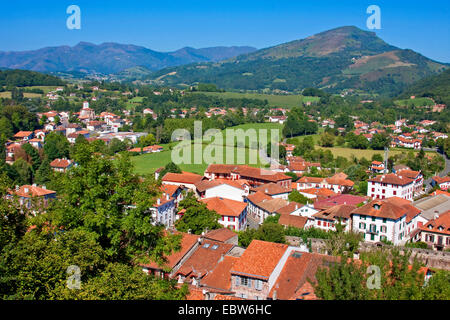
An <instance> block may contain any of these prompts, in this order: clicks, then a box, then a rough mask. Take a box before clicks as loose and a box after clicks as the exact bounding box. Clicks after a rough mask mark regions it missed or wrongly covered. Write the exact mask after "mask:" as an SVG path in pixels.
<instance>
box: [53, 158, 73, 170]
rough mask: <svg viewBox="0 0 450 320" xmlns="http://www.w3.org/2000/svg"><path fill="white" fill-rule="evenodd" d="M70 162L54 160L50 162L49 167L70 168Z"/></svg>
mask: <svg viewBox="0 0 450 320" xmlns="http://www.w3.org/2000/svg"><path fill="white" fill-rule="evenodd" d="M71 163H72V161H70V160H67V159H55V160H53V161H52V162H50V166H51V167H54V168H67V167H69V166H70V164H71Z"/></svg>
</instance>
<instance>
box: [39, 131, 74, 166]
mask: <svg viewBox="0 0 450 320" xmlns="http://www.w3.org/2000/svg"><path fill="white" fill-rule="evenodd" d="M69 145H70V144H69V141H68V140H67V138H66V137H65V136H63V135H62V134H60V133H57V132H51V133H49V134H48V135H47V136H46V137H45V144H44V153H45V155H46V156H47V158H48V160H50V161H53V160H55V159H58V158H68V157H69Z"/></svg>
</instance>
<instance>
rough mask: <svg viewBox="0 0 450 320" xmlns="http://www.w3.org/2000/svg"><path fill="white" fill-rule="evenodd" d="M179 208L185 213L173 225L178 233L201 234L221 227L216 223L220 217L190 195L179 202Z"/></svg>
mask: <svg viewBox="0 0 450 320" xmlns="http://www.w3.org/2000/svg"><path fill="white" fill-rule="evenodd" d="M179 208H180V209H185V210H186V212H185V213H184V215H183V217H182V218H181V219H180V220H178V221H177V222H176V224H175V227H176V228H177V230H178V231H181V232H188V231H190V232H192V233H194V234H201V233H202V232H203V231H205V230H206V229H208V230H214V229H220V228H221V227H222V225H221V224H220V223H219V222H218V221H219V219H220V218H221V216H220V215H218V214H217V213H216V212H215V211H212V210H209V209H208V208H207V206H206V204H204V203H202V202H199V201H197V199H196V198H195V196H194V195H193V194H192V193H189V194H188V195H187V197H186V198H185V199H183V200H182V201H180V205H179Z"/></svg>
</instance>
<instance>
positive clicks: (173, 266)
mask: <svg viewBox="0 0 450 320" xmlns="http://www.w3.org/2000/svg"><path fill="white" fill-rule="evenodd" d="M165 232H168V231H165ZM175 234H176V235H180V236H181V243H180V250H178V251H174V252H172V253H171V254H170V255H164V256H163V257H162V258H163V260H164V262H163V263H162V264H158V263H157V262H155V261H149V262H148V263H140V264H139V266H140V267H141V268H142V270H143V271H144V272H145V273H148V274H152V275H154V276H156V277H159V278H166V279H173V277H174V275H175V273H176V272H177V271H178V269H179V268H180V267H181V265H182V264H183V262H184V261H185V260H186V259H187V258H188V257H190V256H191V255H192V254H193V253H194V252H195V250H196V249H197V248H198V247H199V246H200V242H201V236H198V235H195V234H189V233H184V232H176V233H175Z"/></svg>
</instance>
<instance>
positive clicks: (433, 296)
mask: <svg viewBox="0 0 450 320" xmlns="http://www.w3.org/2000/svg"><path fill="white" fill-rule="evenodd" d="M449 299H450V272H449V271H448V270H438V271H436V273H435V274H433V276H432V277H431V279H430V280H429V281H428V283H427V284H426V286H425V288H424V290H423V297H422V300H449Z"/></svg>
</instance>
